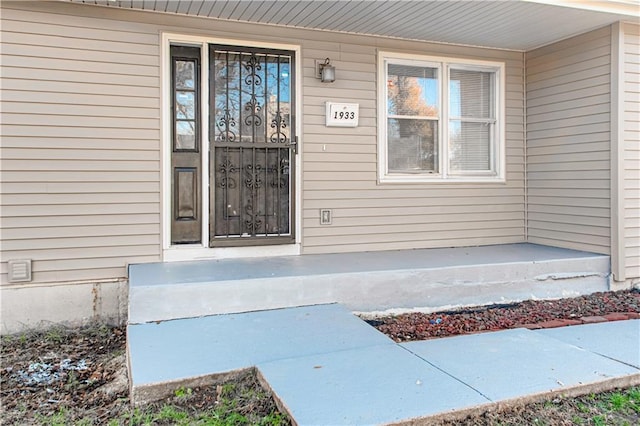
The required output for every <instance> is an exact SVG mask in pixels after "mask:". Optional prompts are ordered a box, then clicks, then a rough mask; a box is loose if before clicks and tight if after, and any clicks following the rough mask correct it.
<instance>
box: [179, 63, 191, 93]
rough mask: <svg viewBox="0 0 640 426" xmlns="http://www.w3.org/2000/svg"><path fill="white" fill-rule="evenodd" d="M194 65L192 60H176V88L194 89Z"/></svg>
mask: <svg viewBox="0 0 640 426" xmlns="http://www.w3.org/2000/svg"><path fill="white" fill-rule="evenodd" d="M194 65H195V63H194V62H193V61H176V89H195V87H196V86H195V84H196V83H195V81H196V73H195V67H194Z"/></svg>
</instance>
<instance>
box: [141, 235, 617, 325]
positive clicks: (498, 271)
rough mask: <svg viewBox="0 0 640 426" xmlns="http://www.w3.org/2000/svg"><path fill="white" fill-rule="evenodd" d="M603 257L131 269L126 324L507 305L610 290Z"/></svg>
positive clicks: (252, 262)
mask: <svg viewBox="0 0 640 426" xmlns="http://www.w3.org/2000/svg"><path fill="white" fill-rule="evenodd" d="M609 275H610V261H609V257H608V256H606V255H600V254H594V253H587V252H581V251H575V250H567V249H560V248H555V247H547V246H540V245H535V244H505V245H494V246H483V247H466V248H445V249H424V250H404V251H382V252H366V253H344V254H322V255H302V256H287V257H273V258H252V259H212V260H203V261H194V262H174V263H147V264H139V265H131V266H130V267H129V322H130V323H144V322H151V321H162V320H170V319H178V318H191V317H198V316H205V315H214V314H224V313H237V312H250V311H257V310H266V309H278V308H285V307H293V306H306V305H315V304H323V303H336V302H337V303H341V304H343V305H344V306H346V307H347V308H348V309H350V310H352V311H356V312H370V313H383V312H384V313H389V312H398V311H407V310H422V311H433V310H440V309H445V308H453V307H462V306H471V305H482V304H491V303H508V302H514V301H521V300H525V299H531V298H539V299H552V298H561V297H571V296H578V295H581V294H588V293H592V292H596V291H606V290H608V289H609Z"/></svg>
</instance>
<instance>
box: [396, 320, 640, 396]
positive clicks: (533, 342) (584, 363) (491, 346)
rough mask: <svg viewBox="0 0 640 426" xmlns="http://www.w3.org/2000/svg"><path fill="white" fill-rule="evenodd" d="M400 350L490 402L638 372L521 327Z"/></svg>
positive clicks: (424, 343)
mask: <svg viewBox="0 0 640 426" xmlns="http://www.w3.org/2000/svg"><path fill="white" fill-rule="evenodd" d="M568 328H570V327H568ZM402 346H403V347H405V348H406V349H408V350H409V351H411V352H413V353H415V354H416V355H418V356H420V357H422V358H423V359H425V360H428V361H429V362H430V363H432V364H433V365H434V366H436V367H437V368H439V369H442V370H444V371H446V372H447V373H449V374H451V375H452V376H454V377H456V378H457V379H459V380H460V381H462V382H464V383H465V384H467V385H469V386H470V387H472V388H473V389H475V390H477V391H478V392H480V393H481V394H482V395H485V396H486V397H487V398H489V399H491V400H492V401H501V400H509V399H514V398H520V397H524V396H527V395H535V394H540V393H543V392H549V391H555V390H560V389H566V388H571V387H574V386H580V385H586V384H589V383H596V382H601V381H604V380H607V379H610V378H615V377H622V376H631V375H637V374H638V373H640V371H639V370H638V369H636V368H633V367H631V366H628V365H624V364H622V363H620V362H617V361H613V360H611V359H608V358H605V357H602V356H600V355H597V354H594V353H591V352H588V351H585V350H583V349H580V348H578V347H576V346H573V345H571V344H568V343H564V342H562V341H560V340H557V339H553V338H550V337H547V336H546V335H544V334H540V333H536V332H534V331H531V330H526V329H515V330H505V331H499V332H494V333H483V334H476V335H470V336H456V337H449V338H443V339H434V340H427V341H421V342H410V343H406V344H402Z"/></svg>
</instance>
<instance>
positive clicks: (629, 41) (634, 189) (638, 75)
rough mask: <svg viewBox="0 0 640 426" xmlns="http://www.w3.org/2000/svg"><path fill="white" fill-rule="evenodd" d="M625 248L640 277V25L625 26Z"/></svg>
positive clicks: (629, 267) (629, 269) (631, 275)
mask: <svg viewBox="0 0 640 426" xmlns="http://www.w3.org/2000/svg"><path fill="white" fill-rule="evenodd" d="M622 28H623V49H622V52H623V54H624V58H622V63H623V69H624V73H623V75H624V81H623V82H620V83H621V84H623V85H624V86H623V94H622V96H623V108H624V111H623V112H622V114H623V122H624V128H623V133H622V139H623V145H624V150H623V152H624V154H623V156H624V237H625V241H624V246H625V255H626V259H625V266H626V271H625V275H626V278H627V279H638V278H640V26H638V25H633V24H629V23H627V24H624V25H623V26H622Z"/></svg>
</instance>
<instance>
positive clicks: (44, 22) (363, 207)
mask: <svg viewBox="0 0 640 426" xmlns="http://www.w3.org/2000/svg"><path fill="white" fill-rule="evenodd" d="M20 9H24V10H20ZM27 9H28V10H27ZM2 12H3V13H2V15H3V16H2V18H3V21H2V31H3V43H4V45H3V52H2V53H3V67H4V66H6V67H7V74H4V70H3V77H4V81H3V89H4V91H3V119H4V120H5V123H4V125H3V132H4V135H3V147H2V148H3V150H4V151H3V176H2V180H3V182H2V191H3V212H2V215H3V216H4V217H3V221H2V227H3V230H2V232H3V243H4V240H5V235H6V236H7V237H8V239H7V244H8V245H7V246H6V247H5V246H4V244H3V248H2V250H3V254H2V255H3V261H4V260H6V259H11V258H31V259H34V269H35V271H36V272H35V274H34V278H35V281H36V282H43V281H63V280H75V279H89V278H105V279H106V278H114V277H121V276H123V275H124V273H125V269H124V268H125V266H124V265H125V263H135V262H148V261H156V260H160V258H161V222H162V220H161V214H162V213H161V204H160V202H161V186H162V185H161V165H160V162H161V158H162V150H161V142H160V115H161V114H160V98H159V96H160V95H159V94H160V84H161V82H160V78H161V76H160V68H159V62H160V59H159V54H160V49H161V46H160V41H159V39H160V37H159V35H160V34H161V33H162V32H163V31H167V32H171V33H176V34H181V33H184V34H190V35H198V36H210V37H212V38H224V39H225V40H232V39H237V40H248V41H253V42H256V41H261V42H267V43H285V44H291V43H300V45H301V52H302V57H301V58H298V60H300V61H301V65H302V75H301V76H299V77H300V78H301V81H302V86H303V88H302V106H301V108H302V112H303V117H302V119H301V120H300V121H299V123H298V124H299V129H298V134H299V135H300V137H301V143H302V147H301V152H302V153H301V156H302V157H301V158H302V164H301V166H302V176H303V179H302V182H298V184H299V185H301V188H302V191H303V192H302V206H301V209H302V210H301V220H302V246H303V252H304V253H322V252H346V251H360V250H384V249H403V248H416V247H449V246H466V245H480V244H499V243H512V242H521V241H524V238H525V237H524V225H525V223H524V84H523V54H522V53H519V52H509V51H500V50H489V49H477V48H470V47H460V46H451V45H439V44H430V43H420V42H412V41H400V40H392V39H383V38H376V37H365V36H356V35H346V34H336V33H330V32H316V31H309V30H301V29H284V28H277V29H274V27H270V26H262V25H255V24H243V23H237V22H223V21H213V20H210V19H201V18H193V17H184V16H176V15H170V16H169V15H163V14H158V13H146V12H137V11H131V10H122V9H115V8H104V7H94V6H88V5H78V4H67V3H64V2H60V3H56V2H54V3H48V4H43V3H6V2H3V10H2ZM168 22H170V23H171V26H168V25H167V23H168ZM5 34H6V35H5ZM5 46H7V49H6V50H5ZM378 49H380V50H384V51H389V52H405V53H415V54H424V55H430V56H449V57H454V58H455V57H460V58H463V59H477V60H492V61H504V62H505V63H506V83H507V87H506V102H507V104H506V111H507V122H506V161H507V167H506V177H507V180H506V183H500V184H495V183H492V184H485V183H483V184H412V185H398V184H388V185H379V184H377V181H376V178H377V173H376V167H377V165H376V164H377V130H376V127H377V126H376V123H377V121H376V120H377V110H376V105H377V92H376V87H377V86H376V78H377V77H376V67H377V64H376V58H377V50H378ZM326 57H329V58H331V61H332V64H334V65H335V66H336V70H337V71H336V76H337V80H336V82H335V83H332V84H323V83H321V82H320V81H319V80H317V79H316V78H315V77H314V61H315V60H316V59H321V60H324V58H326ZM325 101H336V102H340V101H344V102H356V103H358V104H359V105H360V125H359V126H358V127H357V128H327V127H325V125H324V108H325V105H324V103H325ZM5 112H6V113H7V114H6V117H4V116H5V114H4V113H5ZM5 153H6V154H5ZM5 164H6V168H5ZM321 208H328V209H332V210H333V223H332V225H329V226H321V225H320V223H319V222H320V221H319V209H321ZM2 268H3V269H2V273H3V277H2V279H3V282H5V281H6V265H5V264H3V266H2Z"/></svg>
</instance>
